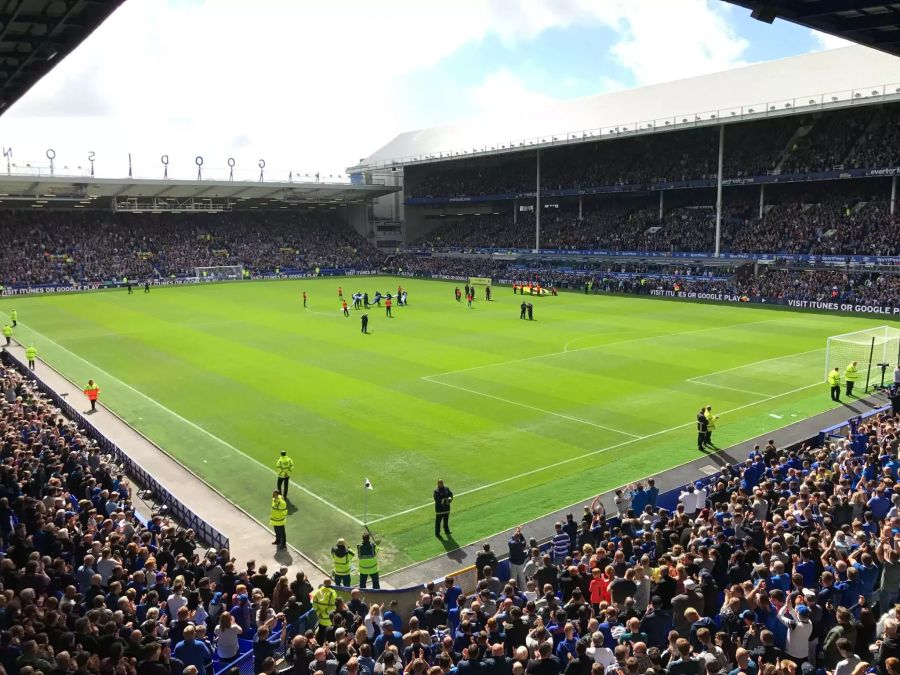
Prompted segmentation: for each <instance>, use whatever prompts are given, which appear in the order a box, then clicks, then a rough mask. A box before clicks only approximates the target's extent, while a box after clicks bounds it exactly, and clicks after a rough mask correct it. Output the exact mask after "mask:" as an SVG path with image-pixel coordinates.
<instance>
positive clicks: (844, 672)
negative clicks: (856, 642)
mask: <svg viewBox="0 0 900 675" xmlns="http://www.w3.org/2000/svg"><path fill="white" fill-rule="evenodd" d="M837 649H838V652H840V654H841V657H842V658H841V660H840V661H838V662H837V665H836V666H835V667H834V675H851V673H853V671H854V670H856V666H858V665H859V663H860V661H862V659H861V658H859V657H858V656H857V655H856V654H854V653H853V645H851V644H850V640H848V639H847V638H840V639H839V640H838V641H837Z"/></svg>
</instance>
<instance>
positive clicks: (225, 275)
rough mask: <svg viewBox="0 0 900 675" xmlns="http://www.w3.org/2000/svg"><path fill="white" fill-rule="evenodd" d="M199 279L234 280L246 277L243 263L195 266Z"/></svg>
mask: <svg viewBox="0 0 900 675" xmlns="http://www.w3.org/2000/svg"><path fill="white" fill-rule="evenodd" d="M194 272H195V276H196V278H197V281H201V282H202V281H232V280H237V279H243V278H244V268H243V267H242V266H241V265H219V266H217V267H195V268H194Z"/></svg>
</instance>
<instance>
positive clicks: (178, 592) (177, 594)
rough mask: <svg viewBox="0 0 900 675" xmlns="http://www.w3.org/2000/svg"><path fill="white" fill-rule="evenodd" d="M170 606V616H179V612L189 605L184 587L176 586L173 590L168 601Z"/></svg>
mask: <svg viewBox="0 0 900 675" xmlns="http://www.w3.org/2000/svg"><path fill="white" fill-rule="evenodd" d="M166 604H167V605H168V606H169V616H178V610H179V609H181V608H182V607H184V606H186V605H187V598H186V597H184V586H182V585H181V584H175V586H174V587H173V588H172V595H170V596H169V597H168V599H167V600H166Z"/></svg>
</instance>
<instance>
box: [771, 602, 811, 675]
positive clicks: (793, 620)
mask: <svg viewBox="0 0 900 675" xmlns="http://www.w3.org/2000/svg"><path fill="white" fill-rule="evenodd" d="M778 619H779V620H780V621H781V623H783V624H784V625H785V626H787V629H788V630H787V640H786V642H785V645H784V653H785V654H787V655H788V656H790V657H791V659H792V660H793V661H795V662H796V664H797V665H798V666H801V665H803V663H805V662H806V660H807V659H808V658H809V636H810V635H811V634H812V629H813V625H812V622H811V621H810V620H809V607H807V606H806V605H798V606H797V607H791V606H790V603H785V605H784V606H783V607H782V608H781V611H780V612H779V613H778Z"/></svg>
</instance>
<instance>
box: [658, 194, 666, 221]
mask: <svg viewBox="0 0 900 675" xmlns="http://www.w3.org/2000/svg"><path fill="white" fill-rule="evenodd" d="M663 194H664V193H663V191H662V190H660V191H659V222H660V223H662V219H663V209H664V208H665V197H663Z"/></svg>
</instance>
